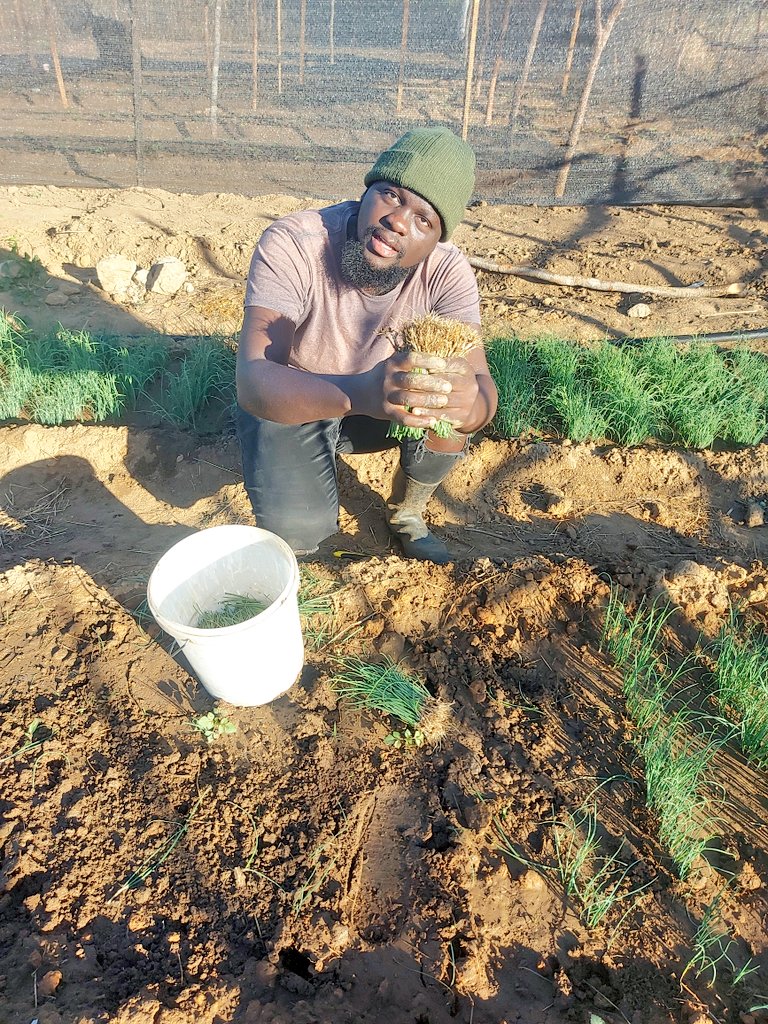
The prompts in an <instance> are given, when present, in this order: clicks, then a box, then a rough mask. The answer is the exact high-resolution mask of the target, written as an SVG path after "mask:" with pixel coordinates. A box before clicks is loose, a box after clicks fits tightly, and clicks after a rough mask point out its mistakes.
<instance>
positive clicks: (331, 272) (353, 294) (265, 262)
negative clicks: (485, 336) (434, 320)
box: [245, 202, 480, 374]
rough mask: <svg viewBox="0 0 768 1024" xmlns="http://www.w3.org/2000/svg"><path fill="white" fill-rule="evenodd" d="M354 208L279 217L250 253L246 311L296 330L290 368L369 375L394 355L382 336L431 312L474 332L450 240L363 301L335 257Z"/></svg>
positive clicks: (466, 285) (472, 291) (465, 278)
mask: <svg viewBox="0 0 768 1024" xmlns="http://www.w3.org/2000/svg"><path fill="white" fill-rule="evenodd" d="M359 206H360V204H359V203H358V202H346V203H338V204H337V205H336V206H328V207H326V208H325V209H324V210H307V211H304V212H301V213H292V214H289V215H288V216H287V217H281V218H280V220H278V221H277V222H276V223H275V224H272V225H271V226H270V227H268V228H267V229H266V231H265V232H264V234H263V235H262V236H261V240H260V241H259V244H258V246H257V248H256V251H255V253H254V254H253V259H252V260H251V269H250V272H249V274H248V285H247V288H246V292H245V305H246V306H264V307H265V308H267V309H273V310H275V311H276V312H277V313H282V314H283V315H284V316H286V317H287V318H288V319H289V320H291V321H292V322H293V323H294V324H295V325H296V334H295V339H294V343H293V346H292V348H291V353H290V356H289V358H288V364H289V365H290V366H294V367H297V368H298V369H301V370H309V371H310V372H314V373H328V374H352V373H363V372H364V371H366V370H370V369H371V368H372V367H373V366H375V365H376V363H378V362H380V361H381V360H382V359H386V358H388V357H389V356H391V355H392V353H393V351H394V349H393V347H392V343H391V341H389V340H388V338H387V337H386V336H385V335H383V334H381V333H380V332H381V331H383V330H385V329H386V328H387V327H392V326H397V325H398V324H402V323H407V322H408V321H409V320H412V319H413V318H414V317H415V316H418V315H420V314H423V313H428V312H434V313H437V314H439V315H440V316H444V317H449V318H451V319H453V320H462V321H464V322H465V323H468V324H472V325H473V326H479V324H480V300H479V297H478V292H477V282H476V281H475V275H474V273H473V272H472V268H471V267H470V265H469V263H468V262H467V259H466V257H465V256H463V255H462V253H461V252H459V250H458V249H457V248H456V246H455V245H453V243H452V242H438V244H437V246H436V248H435V249H434V250H433V251H432V252H431V253H430V255H429V256H428V257H427V258H426V259H425V260H424V261H423V262H422V263H420V264H419V265H418V266H417V267H415V268H414V271H413V273H412V274H411V275H410V276H409V277H408V278H406V280H405V281H403V282H402V284H400V285H398V286H397V287H396V288H393V289H392V291H390V292H387V293H386V294H385V295H366V294H365V292H362V291H360V289H359V288H355V287H354V286H353V285H350V284H347V283H346V282H345V281H343V280H342V278H341V275H340V272H339V265H340V254H341V250H342V247H343V245H344V242H345V241H346V238H347V224H348V222H349V218H350V217H351V216H354V215H355V214H356V213H357V210H358V208H359Z"/></svg>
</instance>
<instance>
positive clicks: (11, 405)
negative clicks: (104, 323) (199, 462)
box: [0, 312, 235, 428]
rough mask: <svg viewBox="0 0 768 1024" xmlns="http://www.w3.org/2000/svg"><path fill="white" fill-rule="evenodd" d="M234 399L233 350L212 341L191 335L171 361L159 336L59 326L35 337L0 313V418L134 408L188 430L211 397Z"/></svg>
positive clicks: (97, 414) (85, 417)
mask: <svg viewBox="0 0 768 1024" xmlns="http://www.w3.org/2000/svg"><path fill="white" fill-rule="evenodd" d="M234 400H235V356H234V353H233V352H232V351H231V349H230V348H229V347H228V346H227V345H226V344H225V343H224V342H223V341H220V340H219V339H216V338H200V339H198V340H197V341H196V342H194V343H193V344H192V346H191V348H190V349H189V351H188V352H186V353H185V354H184V356H183V357H182V358H181V360H180V361H179V363H178V366H174V367H172V366H171V354H170V351H169V347H168V343H167V340H166V339H164V338H162V337H160V336H154V337H153V336H149V337H147V338H146V339H142V340H141V341H136V342H132V343H131V344H130V345H128V344H126V343H125V342H124V341H121V340H120V339H119V338H100V337H95V336H93V335H91V334H89V333H88V332H87V331H69V330H66V329H65V328H63V327H59V328H58V329H57V330H56V331H53V332H50V333H48V334H44V335H38V334H35V333H33V332H32V331H30V330H28V329H27V328H26V327H25V326H24V325H23V324H21V323H19V321H18V320H16V319H15V318H13V317H10V316H8V315H7V314H5V313H2V312H0V421H2V420H28V421H31V422H33V423H42V424H45V425H47V426H58V425H61V424H63V423H72V422H91V423H103V422H104V421H106V420H115V419H118V418H120V417H121V416H123V415H124V414H125V413H127V412H133V411H139V412H148V413H151V414H153V415H155V416H158V417H159V418H160V419H161V420H162V421H163V422H167V423H172V424H173V425H174V426H177V427H191V428H196V427H198V426H199V425H200V415H201V413H202V412H203V411H204V410H205V409H206V408H207V407H208V406H209V405H210V404H211V403H213V402H219V403H220V405H222V406H224V407H225V408H226V407H229V406H231V405H232V404H233V402H234Z"/></svg>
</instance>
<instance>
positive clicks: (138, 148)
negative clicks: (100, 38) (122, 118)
mask: <svg viewBox="0 0 768 1024" xmlns="http://www.w3.org/2000/svg"><path fill="white" fill-rule="evenodd" d="M131 71H132V77H133V125H134V147H135V152H136V184H137V185H138V187H139V188H143V187H144V109H143V104H142V98H143V91H142V85H143V83H142V66H141V0H131Z"/></svg>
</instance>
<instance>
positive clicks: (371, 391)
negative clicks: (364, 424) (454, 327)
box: [352, 352, 451, 429]
mask: <svg viewBox="0 0 768 1024" xmlns="http://www.w3.org/2000/svg"><path fill="white" fill-rule="evenodd" d="M446 366H447V363H446V361H445V359H443V358H441V357H440V356H431V355H424V354H422V353H420V352H397V353H396V354H395V355H393V356H390V357H389V358H388V359H384V360H382V362H380V363H378V364H377V365H376V366H374V367H373V369H371V370H368V371H367V372H366V373H361V374H358V375H357V378H356V381H355V386H354V394H353V396H352V411H353V412H354V413H357V414H359V415H362V416H371V417H373V418H374V419H384V420H393V421H394V422H395V423H402V424H403V425H404V426H407V427H421V428H423V429H427V428H429V427H431V426H432V425H433V424H434V422H435V420H436V419H439V417H440V410H441V409H442V408H444V407H445V406H446V405H447V404H448V395H449V394H450V391H451V385H450V383H449V382H448V381H446V380H445V379H444V378H442V377H440V376H433V374H439V373H440V371H442V370H445V369H446Z"/></svg>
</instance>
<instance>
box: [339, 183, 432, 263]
mask: <svg viewBox="0 0 768 1024" xmlns="http://www.w3.org/2000/svg"><path fill="white" fill-rule="evenodd" d="M442 232H443V226H442V223H441V221H440V216H439V214H438V213H437V210H435V208H434V207H433V206H430V204H429V203H428V202H427V201H426V199H422V198H421V196H419V195H417V194H416V193H415V192H411V191H410V189H407V188H401V187H400V186H399V185H393V184H391V182H388V181H375V182H374V183H373V184H372V185H371V186H370V187H369V188H368V190H367V191H366V193H365V195H364V196H363V198H362V200H361V201H360V212H359V213H358V215H357V238H358V241H359V242H360V243H361V244H362V246H363V251H364V254H365V260H366V262H367V263H368V265H369V266H370V267H372V268H373V269H374V270H379V269H380V270H388V269H390V268H392V267H400V268H402V270H410V269H411V268H413V267H415V266H417V265H418V264H419V263H421V261H422V260H424V259H426V258H427V256H429V254H430V253H431V252H432V250H433V249H434V248H435V246H436V245H437V243H438V242H439V241H440V235H441V234H442Z"/></svg>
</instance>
